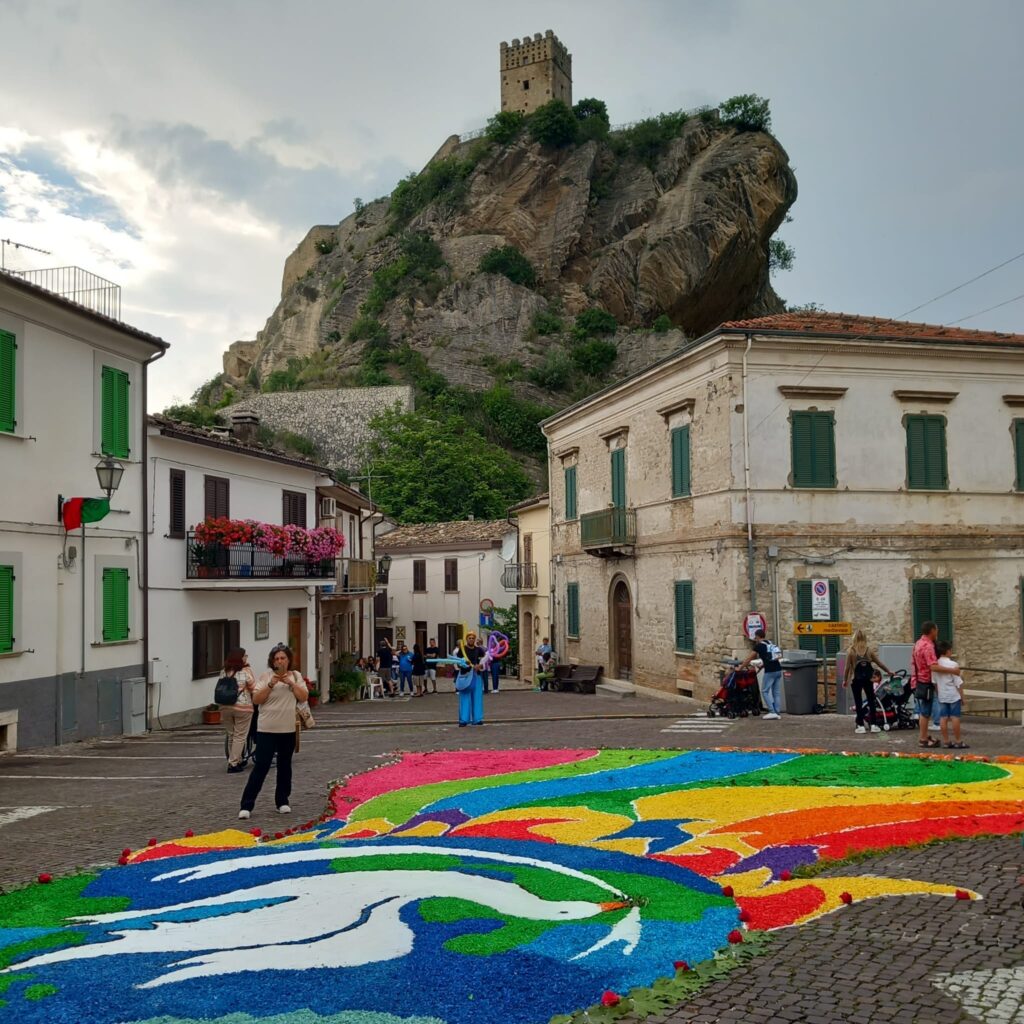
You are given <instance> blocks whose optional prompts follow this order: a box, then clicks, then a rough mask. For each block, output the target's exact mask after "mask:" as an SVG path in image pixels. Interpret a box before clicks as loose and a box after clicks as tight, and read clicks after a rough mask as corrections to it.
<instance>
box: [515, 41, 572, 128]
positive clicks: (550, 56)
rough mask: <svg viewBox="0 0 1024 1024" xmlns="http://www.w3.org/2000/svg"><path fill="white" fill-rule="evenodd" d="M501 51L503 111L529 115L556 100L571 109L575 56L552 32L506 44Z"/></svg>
mask: <svg viewBox="0 0 1024 1024" xmlns="http://www.w3.org/2000/svg"><path fill="white" fill-rule="evenodd" d="M498 51H499V70H500V72H501V109H502V110H519V111H521V112H522V113H524V114H529V113H531V112H532V111H534V110H536V109H537V107H540V106H543V105H544V104H545V103H548V102H550V101H551V100H554V99H557V100H562V101H563V102H564V103H565V104H567V105H568V106H572V54H571V53H569V51H568V50H567V49H566V47H565V46H564V45H563V43H562V42H561V41H560V40H559V38H558V36H556V35H555V33H554V32H553V31H552V30H551V29H548V30H547V31H546V32H545V33H544V34H543V35H541V34H540V33H539V32H535V33H534V34H533V35H532V36H530V35H526V36H524V37H523V38H522V39H513V40H512V42H511V43H506V42H503V43H502V44H501V45H500V46H499V48H498Z"/></svg>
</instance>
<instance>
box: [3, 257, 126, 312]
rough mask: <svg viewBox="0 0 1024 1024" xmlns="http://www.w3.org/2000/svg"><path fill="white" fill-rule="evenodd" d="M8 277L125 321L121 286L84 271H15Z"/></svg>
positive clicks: (7, 270)
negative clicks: (122, 309) (122, 317)
mask: <svg viewBox="0 0 1024 1024" xmlns="http://www.w3.org/2000/svg"><path fill="white" fill-rule="evenodd" d="M5 270H6V273H8V274H13V275H14V276H16V277H20V278H21V279H22V280H24V281H28V282H29V284H34V285H36V286H37V287H39V288H44V289H45V290H46V291H48V292H53V294H54V295H59V296H60V297H61V298H63V299H70V300H71V301H72V302H77V303H78V304H79V305H80V306H85V307H86V309H91V310H93V311H94V312H96V313H101V314H102V315H103V316H108V317H110V318H111V319H112V320H120V319H121V286H120V285H117V284H114V282H113V281H108V280H107V279H106V278H105V277H100V276H99V275H98V274H93V273H91V272H90V271H88V270H83V269H82V268H81V267H46V268H45V269H42V270H13V269H11V268H10V267H6V268H5Z"/></svg>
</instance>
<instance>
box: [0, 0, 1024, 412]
mask: <svg viewBox="0 0 1024 1024" xmlns="http://www.w3.org/2000/svg"><path fill="white" fill-rule="evenodd" d="M512 6H514V7H515V10H516V13H515V15H514V17H513V16H512V15H510V14H508V13H506V12H507V10H508V8H510V7H512ZM547 28H552V29H554V30H555V32H556V34H558V35H559V36H560V38H561V39H562V40H563V42H565V43H566V45H567V46H568V47H569V49H570V50H571V51H572V54H573V77H574V93H575V96H576V98H581V97H584V96H596V97H599V98H601V99H603V100H605V101H606V102H607V104H608V107H609V111H610V113H611V116H612V121H613V122H616V123H618V122H626V121H631V120H635V119H637V118H641V117H644V116H647V115H650V114H655V113H659V112H661V111H665V110H674V109H678V108H681V107H685V108H688V107H693V106H697V105H699V104H704V103H715V102H717V101H719V100H721V99H725V98H727V97H729V96H732V95H735V94H737V93H744V92H756V93H759V94H761V95H763V96H767V97H769V98H770V100H771V105H772V116H773V127H774V131H775V134H776V135H777V136H778V138H779V140H780V141H781V143H782V144H783V146H785V147H786V149H787V151H788V152H789V155H790V159H791V161H792V164H793V166H794V167H795V170H796V175H797V179H798V181H799V185H800V198H799V199H798V201H797V204H796V206H795V207H794V209H793V216H794V221H793V223H792V224H788V225H786V226H785V228H784V230H783V231H782V232H781V235H782V237H784V238H785V239H786V240H787V241H789V242H790V243H791V244H792V245H793V246H794V247H795V249H796V253H797V259H796V266H795V268H794V269H793V270H792V271H791V272H789V273H787V274H780V275H779V276H778V279H777V280H776V282H775V284H776V289H777V290H778V291H779V293H780V294H781V295H783V296H784V297H785V298H786V299H787V300H789V301H790V302H801V303H802V302H817V303H820V304H821V305H822V306H824V307H825V308H826V309H831V310H842V311H846V312H854V313H865V314H876V315H883V316H896V315H901V314H903V313H905V312H906V311H909V310H911V309H912V308H913V307H915V306H917V305H919V304H921V303H924V302H926V301H927V300H929V299H931V298H933V297H934V296H937V295H939V294H940V293H942V292H945V291H947V290H948V289H950V288H953V287H954V286H956V285H959V284H960V283H961V282H964V281H966V280H968V279H969V278H971V277H974V276H975V275H977V274H980V273H982V272H983V271H986V270H988V269H989V268H990V267H994V266H995V265H996V264H998V263H1000V262H1002V261H1004V260H1009V259H1011V258H1012V257H1013V256H1015V255H1017V254H1018V253H1020V252H1021V251H1022V250H1024V204H1022V202H1021V176H1020V168H1021V166H1022V165H1024V133H1022V132H1021V130H1020V128H1021V124H1022V121H1024V110H1022V104H1024V60H1022V59H1021V56H1022V52H1021V51H1022V40H1024V4H1020V3H1019V2H1017V0H976V2H975V3H973V4H969V5H968V4H964V3H962V2H959V0H934V2H924V0H898V2H896V0H885V2H875V0H857V2H854V0H846V2H840V0H772V2H766V0H628V2H626V0H618V2H613V0H549V2H546V3H535V2H532V0H518V2H517V3H516V4H515V5H505V4H498V3H494V2H488V0H475V2H468V0H430V2H422V0H420V2H414V0H373V2H362V0H333V2H327V0H306V2H304V3H297V2H291V3H289V2H287V0H276V2H273V3H271V2H264V0H174V2H168V0H162V2H155V0H83V2H79V0H0V38H2V39H3V40H4V46H3V54H4V70H3V75H2V79H0V237H2V238H10V239H13V240H15V241H18V242H24V243H27V244H29V245H34V246H38V247H40V248H43V249H47V250H50V251H51V252H52V254H53V255H52V256H48V257H46V256H37V255H34V254H31V253H28V252H27V251H26V250H23V249H22V250H13V249H11V248H10V247H8V249H7V264H8V266H14V267H16V268H19V269H24V268H30V267H39V266H52V265H58V264H61V265H63V264H77V265H79V266H82V267H85V268H87V269H89V270H92V271H94V272H95V273H98V274H101V275H103V276H104V277H107V278H110V279H111V280H113V281H115V282H117V283H118V284H120V285H121V286H122V288H123V298H124V318H125V319H126V320H128V321H129V322H131V323H133V324H135V325H137V326H139V327H142V328H144V329H146V330H150V331H152V332H154V333H156V334H159V335H160V336H161V337H163V338H165V339H167V340H168V341H169V342H171V343H172V345H173V348H172V351H171V353H170V354H169V355H168V356H167V357H166V358H165V359H164V360H163V361H162V362H161V363H159V364H158V365H157V367H155V368H154V380H153V387H152V392H153V408H154V409H160V408H162V407H163V406H164V405H166V404H168V403H169V402H171V401H173V400H175V399H186V398H188V396H189V395H190V394H191V392H192V391H193V390H194V388H196V387H197V386H198V385H199V384H201V383H202V382H203V381H204V380H207V379H208V378H210V377H211V376H213V375H214V374H215V373H216V372H218V371H219V369H220V359H221V353H222V351H223V350H224V348H225V347H226V346H227V345H228V344H229V343H230V342H232V341H234V340H235V339H239V338H252V337H255V334H256V332H257V331H258V330H259V329H260V328H261V327H262V326H263V324H264V321H265V320H266V318H267V316H269V314H270V313H271V311H272V310H273V308H274V306H275V305H276V303H277V299H278V297H279V291H280V280H281V271H282V268H283V264H284V260H285V257H286V256H287V255H288V253H289V252H290V251H291V250H292V248H293V247H294V246H295V245H296V244H297V243H298V241H299V240H300V239H301V238H302V236H303V235H304V234H305V233H306V231H307V229H308V228H309V227H310V226H311V225H313V224H317V223H337V222H338V221H339V220H341V219H342V218H344V217H345V216H347V215H348V214H349V213H351V211H352V203H353V199H354V198H355V197H357V196H358V197H361V198H363V199H371V198H373V197H375V196H378V195H382V194H384V193H386V192H388V191H390V189H391V188H392V187H393V185H394V183H395V182H396V181H397V180H398V179H399V178H400V177H402V176H403V175H405V174H407V173H409V171H411V170H416V169H419V168H420V167H421V166H422V165H423V163H424V162H425V161H426V160H427V159H428V158H429V157H430V155H431V154H432V153H433V152H434V150H435V149H436V148H437V146H438V145H440V143H441V142H442V141H443V140H444V139H445V138H446V137H447V136H448V135H450V134H452V133H453V132H460V131H465V130H467V129H472V128H476V127H479V126H482V125H483V123H484V122H485V121H486V119H487V118H488V117H489V116H490V115H491V114H492V113H494V110H495V108H496V106H497V104H498V70H497V66H498V44H499V43H500V42H501V40H503V39H505V40H511V39H512V38H513V37H515V36H523V35H525V34H527V33H533V32H537V31H540V32H543V31H544V30H545V29H547ZM1017 296H1020V298H1018V299H1017V301H1013V302H1009V303H1008V304H1006V305H1001V306H1000V308H998V309H991V310H989V311H987V312H982V311H984V310H986V309H987V307H991V306H996V305H997V304H1001V303H1004V302H1006V300H1010V299H1014V297H1017ZM975 314H977V315H975ZM963 318H967V319H963ZM913 319H921V320H927V321H929V322H933V323H953V322H956V321H961V320H962V326H964V327H977V328H986V329H998V330H1009V331H1020V332H1024V259H1019V260H1017V261H1015V262H1012V263H1010V264H1009V265H1008V266H1006V267H1004V268H1002V269H1001V270H998V271H996V272H994V273H992V274H989V275H988V276H986V277H985V278H984V279H983V280H981V281H979V282H977V283H975V284H972V285H970V286H969V287H966V288H963V289H960V290H959V291H957V292H955V294H953V295H950V296H948V297H946V298H944V299H942V300H940V301H938V302H934V303H931V304H929V305H927V306H926V307H925V308H924V309H921V310H920V311H919V312H917V313H915V314H914V316H913Z"/></svg>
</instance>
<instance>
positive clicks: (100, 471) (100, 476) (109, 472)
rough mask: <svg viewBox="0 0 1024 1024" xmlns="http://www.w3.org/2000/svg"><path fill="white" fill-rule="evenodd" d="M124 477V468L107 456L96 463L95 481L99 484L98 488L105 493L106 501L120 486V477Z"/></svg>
mask: <svg viewBox="0 0 1024 1024" xmlns="http://www.w3.org/2000/svg"><path fill="white" fill-rule="evenodd" d="M123 476H124V466H123V465H122V464H121V463H120V462H118V461H117V460H116V459H112V458H111V457H110V456H109V455H108V456H107V457H106V458H104V459H101V460H100V461H99V462H97V463H96V479H97V480H99V482H100V488H101V489H102V490H104V491H106V492H107V500H108V501H109V500H110V496H111V495H112V494H113V493H114V491H116V490H117V489H118V487H120V486H121V477H123Z"/></svg>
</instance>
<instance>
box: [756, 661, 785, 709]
mask: <svg viewBox="0 0 1024 1024" xmlns="http://www.w3.org/2000/svg"><path fill="white" fill-rule="evenodd" d="M761 699H762V700H763V701H764V706H765V708H766V709H767V710H768V711H772V712H774V713H775V714H776V715H777V714H779V709H780V708H781V707H782V671H781V670H780V671H778V672H765V674H764V675H763V676H762V677H761Z"/></svg>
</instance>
